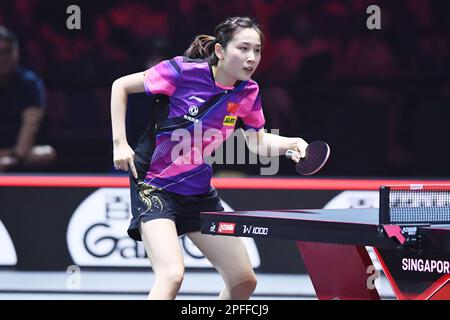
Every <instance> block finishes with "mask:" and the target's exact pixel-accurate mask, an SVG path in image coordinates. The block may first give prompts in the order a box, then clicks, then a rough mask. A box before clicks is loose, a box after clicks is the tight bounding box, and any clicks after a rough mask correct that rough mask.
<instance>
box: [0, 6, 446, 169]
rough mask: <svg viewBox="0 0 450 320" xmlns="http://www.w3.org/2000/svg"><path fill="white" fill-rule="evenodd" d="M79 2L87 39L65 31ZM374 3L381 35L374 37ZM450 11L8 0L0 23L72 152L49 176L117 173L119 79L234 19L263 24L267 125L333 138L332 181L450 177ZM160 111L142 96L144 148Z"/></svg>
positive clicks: (133, 135)
mask: <svg viewBox="0 0 450 320" xmlns="http://www.w3.org/2000/svg"><path fill="white" fill-rule="evenodd" d="M71 4H76V5H78V6H79V7H80V8H81V23H82V24H81V30H68V29H67V27H66V19H67V18H68V16H69V15H68V14H67V13H66V8H67V7H68V6H69V5H71ZM371 4H376V5H378V6H380V8H381V14H382V25H381V26H382V29H381V30H368V29H367V27H366V20H367V18H368V14H367V13H366V8H367V7H368V6H369V5H371ZM449 9H450V4H449V3H448V2H447V1H439V0H396V1H366V0H353V1H344V0H328V1H318V0H314V1H313V0H292V1H289V0H282V1H280V0H251V1H241V0H229V1H226V3H224V2H223V1H216V0H214V1H206V0H183V1H171V0H169V1H143V0H142V1H139V0H130V1H119V0H95V1H77V0H75V1H65V0H63V1H49V0H15V1H12V0H6V1H2V2H1V3H0V24H4V25H6V26H7V27H9V28H10V29H12V30H13V31H14V32H16V33H17V34H18V36H19V39H20V44H21V62H22V64H23V65H24V66H26V67H29V68H31V69H32V70H34V71H36V72H37V73H38V74H40V75H41V76H42V77H43V79H44V81H45V83H46V88H47V101H48V113H47V119H46V126H45V130H44V131H43V134H42V139H44V140H46V141H47V142H49V143H51V144H52V145H53V146H54V147H55V148H56V150H57V152H58V154H59V157H58V161H57V163H56V164H55V165H54V166H53V167H51V168H49V169H46V170H47V171H51V172H110V171H111V163H112V149H111V141H110V135H111V134H110V132H111V129H110V116H109V99H110V87H111V84H112V82H113V81H114V79H116V78H117V77H120V76H122V75H125V74H129V73H134V72H139V71H142V70H144V69H146V68H147V67H148V66H151V65H153V64H154V63H156V62H157V61H160V60H162V59H165V58H169V57H172V56H175V55H180V54H182V53H183V52H184V50H185V49H186V48H187V47H188V45H189V44H190V42H191V41H192V39H193V38H194V36H195V35H197V34H202V33H206V34H211V33H212V32H213V28H214V26H215V25H216V24H218V23H219V22H220V21H222V20H223V19H224V18H225V17H227V16H234V15H250V16H252V17H254V18H256V20H257V21H258V22H259V23H260V24H261V25H262V27H263V30H264V31H265V34H266V42H265V47H264V50H263V60H262V63H261V65H260V68H259V70H258V72H257V73H256V74H255V80H257V81H258V82H259V84H260V86H261V88H262V92H263V93H262V98H263V105H264V111H265V114H266V118H267V126H266V127H267V128H270V129H280V133H281V134H283V135H289V136H302V137H304V138H305V139H307V140H309V141H310V140H313V139H314V140H315V139H323V140H326V141H327V142H328V143H329V144H330V145H331V146H332V149H333V155H332V158H331V161H330V163H329V165H328V167H327V168H326V169H325V170H324V171H323V172H322V173H321V175H328V176H369V177H370V176H416V177H421V176H428V177H448V176H450V168H449V166H448V163H449V161H450V150H449V148H448V143H447V136H448V133H447V130H448V129H447V123H448V119H449V116H450V79H449V76H448V74H449V73H448V71H449V70H450V39H449V37H448V34H449V31H450V22H449V21H450V20H449V19H448V17H447V16H446V14H447V12H449ZM150 105H151V98H150V97H146V96H144V95H136V96H133V97H131V98H130V106H129V114H128V118H129V119H128V120H129V121H128V123H129V124H128V131H129V133H128V134H129V138H130V143H131V144H134V143H135V141H136V140H137V138H138V136H139V135H140V133H141V132H142V130H143V128H144V127H145V120H146V117H147V112H148V108H149V106H150ZM1 107H4V106H1ZM281 165H282V167H281V170H280V174H286V175H287V174H290V175H292V174H293V171H292V166H291V164H290V163H288V162H287V161H282V162H281ZM256 168H257V167H256V166H240V167H237V166H228V167H226V168H225V167H220V168H219V169H220V170H221V171H222V170H240V172H241V173H247V174H255V173H257V172H258V171H257V170H256Z"/></svg>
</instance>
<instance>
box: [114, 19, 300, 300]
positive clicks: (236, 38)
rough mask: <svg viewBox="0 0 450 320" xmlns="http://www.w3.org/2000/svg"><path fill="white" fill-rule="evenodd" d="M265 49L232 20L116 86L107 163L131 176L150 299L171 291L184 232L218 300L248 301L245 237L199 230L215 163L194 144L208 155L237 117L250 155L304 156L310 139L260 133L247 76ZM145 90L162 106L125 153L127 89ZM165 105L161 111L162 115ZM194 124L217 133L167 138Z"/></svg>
mask: <svg viewBox="0 0 450 320" xmlns="http://www.w3.org/2000/svg"><path fill="white" fill-rule="evenodd" d="M262 46H263V34H262V32H261V30H260V28H259V26H258V25H257V24H256V23H255V22H254V21H253V20H251V19H250V18H247V17H234V18H229V19H226V20H225V21H223V22H222V23H220V24H219V25H218V26H217V27H216V28H215V35H214V36H207V35H200V36H197V37H196V39H195V40H194V41H193V43H192V44H191V46H190V47H189V48H188V49H187V51H186V52H185V53H184V56H178V57H175V58H173V59H171V60H166V61H162V62H160V63H159V64H157V65H156V66H154V67H152V68H150V69H149V70H147V71H145V72H139V73H135V74H131V75H127V76H124V77H121V78H119V79H117V80H116V81H114V83H113V86H112V93H111V116H112V130H113V144H114V155H113V156H114V165H115V167H116V168H117V169H121V170H125V171H129V172H130V183H131V185H130V192H131V204H132V219H131V223H130V226H129V229H128V234H129V235H130V236H131V237H132V238H133V239H135V240H138V241H141V240H142V241H143V242H144V246H145V249H146V252H147V255H148V257H149V259H150V262H151V265H152V268H153V271H154V273H155V281H154V283H153V286H152V288H151V290H150V293H149V296H148V298H150V299H174V298H175V297H176V295H177V292H178V290H179V288H180V286H181V283H182V280H183V275H184V262H183V255H182V251H181V248H180V244H179V241H178V236H180V235H183V234H186V235H187V236H188V237H189V238H190V239H191V240H192V241H193V243H194V244H195V245H196V246H197V247H198V248H199V249H200V250H201V251H202V253H203V254H204V255H205V257H206V258H207V259H209V261H210V262H211V263H212V264H213V265H214V267H215V268H216V269H217V271H218V272H219V273H220V274H221V276H222V277H223V280H224V283H225V287H224V289H223V291H222V292H221V293H220V296H219V298H221V299H247V298H249V297H250V295H251V294H252V293H253V291H254V290H255V287H256V277H255V274H254V272H253V269H252V265H251V262H250V259H249V256H248V254H247V251H246V249H245V246H244V244H243V242H242V240H241V239H239V238H236V237H225V236H211V235H205V234H201V233H200V231H199V230H200V215H199V213H200V212H201V211H221V210H223V207H222V205H221V203H220V200H219V198H218V194H217V191H216V190H215V189H214V188H213V187H212V186H211V184H210V180H211V176H212V169H211V166H210V165H208V164H206V163H205V161H204V159H203V157H204V156H205V155H207V154H204V153H202V152H200V149H201V148H203V150H205V151H206V150H208V149H209V152H205V153H209V154H210V153H211V152H212V151H213V150H214V149H215V148H216V147H217V146H218V143H217V141H223V140H225V139H226V138H227V137H228V136H229V135H230V134H231V132H232V131H233V130H234V126H235V124H236V119H237V118H240V119H242V121H243V123H244V129H245V130H244V131H245V132H246V139H247V143H248V146H249V148H250V150H252V151H253V152H257V153H259V154H264V155H271V156H274V155H281V154H284V153H285V152H286V151H287V150H288V149H291V150H294V151H297V152H298V153H300V154H301V155H304V154H305V150H306V147H307V146H308V144H307V143H306V142H305V141H304V140H303V139H301V138H288V137H282V136H278V135H273V134H269V133H265V131H264V129H263V127H264V123H265V120H264V115H263V111H262V108H261V99H260V93H259V89H258V84H257V83H256V82H255V81H254V80H252V79H251V76H252V74H253V73H254V72H255V70H256V68H257V67H258V64H259V62H260V60H261V50H262ZM144 91H145V92H146V93H147V94H149V95H157V96H158V98H157V99H156V100H157V101H159V102H158V103H159V104H161V103H162V104H165V105H164V106H163V107H165V109H164V108H160V107H158V109H157V110H158V114H156V115H155V117H154V119H153V120H154V121H155V123H152V125H150V126H149V127H148V129H147V132H146V133H145V134H144V135H143V137H142V138H141V140H140V142H139V144H138V146H137V147H136V148H135V150H132V149H131V147H130V146H129V145H128V142H127V138H126V133H125V114H126V105H127V95H128V94H130V93H137V92H144ZM163 109H164V110H166V112H163V111H160V110H163ZM196 128H197V129H196ZM199 128H200V129H201V132H202V133H205V132H206V131H207V130H215V131H216V133H215V139H211V137H209V138H207V136H208V135H205V134H202V135H201V136H202V137H203V138H202V141H201V142H200V144H198V142H196V143H194V142H192V141H189V142H188V143H187V146H188V152H184V153H183V154H181V155H180V154H179V152H174V149H175V148H177V147H179V144H180V141H179V139H173V136H174V134H175V132H177V130H178V132H188V133H192V134H193V133H194V130H198V129H199ZM180 129H181V131H180ZM182 130H184V131H182ZM220 138H221V139H220ZM172 140H175V141H172ZM184 147H186V145H184ZM183 150H185V149H183ZM296 161H298V159H297V160H296Z"/></svg>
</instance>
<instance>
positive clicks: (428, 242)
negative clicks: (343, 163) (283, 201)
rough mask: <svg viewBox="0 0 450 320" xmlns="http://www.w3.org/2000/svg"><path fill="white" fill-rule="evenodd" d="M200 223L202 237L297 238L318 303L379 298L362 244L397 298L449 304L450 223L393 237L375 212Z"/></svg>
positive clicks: (243, 215) (225, 215) (244, 214)
mask: <svg viewBox="0 0 450 320" xmlns="http://www.w3.org/2000/svg"><path fill="white" fill-rule="evenodd" d="M201 225H202V229H201V230H202V233H205V234H212V235H226V236H238V237H253V238H275V239H287V240H294V241H296V243H297V248H298V250H299V251H300V254H301V256H302V259H303V261H304V264H305V267H306V269H307V271H308V274H309V276H310V278H311V281H312V283H313V286H314V289H315V291H316V294H317V297H318V298H319V299H374V300H378V299H380V296H379V294H378V291H377V289H376V287H375V286H374V285H373V280H374V278H375V277H374V272H375V269H374V267H373V262H372V260H371V258H370V256H369V254H368V252H367V250H366V246H370V247H373V248H374V251H375V253H376V256H377V259H378V260H379V262H380V265H381V266H382V269H383V271H384V273H385V275H386V277H387V280H388V281H389V283H390V285H391V287H392V289H393V292H394V294H395V295H396V297H397V298H398V299H419V300H422V299H438V300H440V299H450V271H449V268H450V225H433V226H427V225H417V226H409V227H407V228H404V230H402V234H395V233H392V232H390V230H389V228H387V227H388V226H385V225H382V224H380V223H379V210H378V209H377V208H352V209H310V210H279V211H234V212H203V213H201ZM389 227H391V226H389ZM405 231H406V233H405ZM402 236H404V239H400V238H401V237H402Z"/></svg>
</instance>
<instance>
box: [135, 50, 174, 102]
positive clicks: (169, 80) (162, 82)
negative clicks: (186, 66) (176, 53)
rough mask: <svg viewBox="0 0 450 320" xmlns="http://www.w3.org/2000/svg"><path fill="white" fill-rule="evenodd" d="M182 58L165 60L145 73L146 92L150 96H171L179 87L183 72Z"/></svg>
mask: <svg viewBox="0 0 450 320" xmlns="http://www.w3.org/2000/svg"><path fill="white" fill-rule="evenodd" d="M182 63H183V58H182V57H175V58H173V59H170V60H164V61H162V62H160V63H158V64H157V65H155V66H153V67H151V68H150V69H148V70H146V71H145V72H144V86H145V92H146V93H147V94H148V95H154V94H164V95H166V96H169V97H170V96H171V95H172V94H173V92H174V91H175V89H176V87H177V81H178V79H179V78H180V74H181V70H182Z"/></svg>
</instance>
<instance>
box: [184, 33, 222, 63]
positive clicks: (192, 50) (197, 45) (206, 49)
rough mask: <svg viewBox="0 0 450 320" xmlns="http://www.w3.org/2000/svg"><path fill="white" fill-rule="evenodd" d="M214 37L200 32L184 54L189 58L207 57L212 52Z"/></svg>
mask: <svg viewBox="0 0 450 320" xmlns="http://www.w3.org/2000/svg"><path fill="white" fill-rule="evenodd" d="M215 40H216V39H215V38H214V37H213V36H209V35H206V34H201V35H199V36H197V37H196V38H195V40H194V41H193V42H192V43H191V46H190V47H189V48H188V49H187V50H186V52H185V53H184V55H185V56H186V57H188V58H191V59H198V58H209V57H211V56H212V55H213V54H214V45H215V44H216V42H215Z"/></svg>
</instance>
